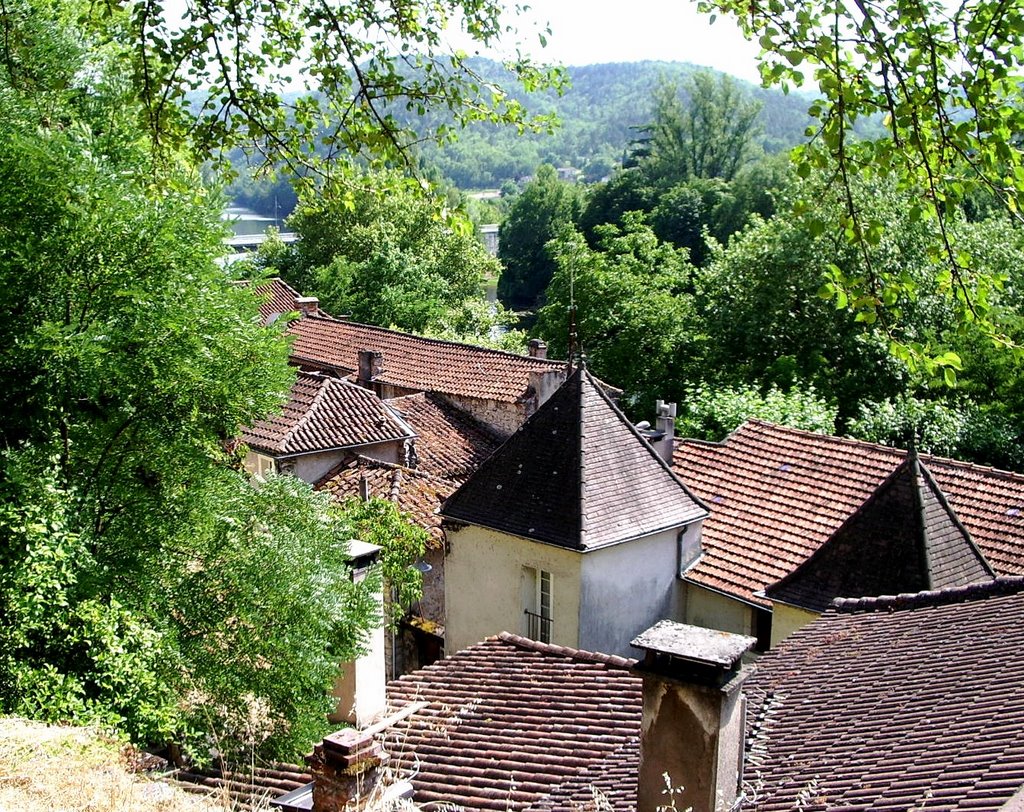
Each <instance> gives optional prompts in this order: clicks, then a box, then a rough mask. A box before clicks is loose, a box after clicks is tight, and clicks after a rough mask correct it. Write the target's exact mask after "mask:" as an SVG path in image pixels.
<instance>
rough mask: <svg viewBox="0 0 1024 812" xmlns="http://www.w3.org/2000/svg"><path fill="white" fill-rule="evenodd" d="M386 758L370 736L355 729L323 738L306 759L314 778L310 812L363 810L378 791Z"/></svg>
mask: <svg viewBox="0 0 1024 812" xmlns="http://www.w3.org/2000/svg"><path fill="white" fill-rule="evenodd" d="M386 759H387V756H386V755H385V753H384V751H383V750H381V748H380V745H378V744H377V743H376V742H375V741H374V739H373V735H372V734H369V733H362V732H360V731H358V730H355V729H354V728H347V729H345V730H339V731H338V732H337V733H332V734H331V735H330V736H326V737H325V738H324V740H323V741H322V742H320V744H318V745H316V746H315V747H314V748H313V753H312V755H308V756H306V764H308V765H309V772H310V773H311V774H312V776H313V812H346V810H348V812H353V811H354V810H359V809H362V808H363V807H365V806H366V804H367V802H368V801H369V800H370V796H371V795H373V794H374V792H375V790H376V789H377V783H378V781H379V780H380V774H381V769H380V766H381V764H383V763H384V761H385V760H386Z"/></svg>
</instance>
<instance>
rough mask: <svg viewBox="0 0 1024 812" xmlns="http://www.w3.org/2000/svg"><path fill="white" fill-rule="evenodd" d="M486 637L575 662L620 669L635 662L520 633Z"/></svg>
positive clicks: (627, 658) (630, 659)
mask: <svg viewBox="0 0 1024 812" xmlns="http://www.w3.org/2000/svg"><path fill="white" fill-rule="evenodd" d="M487 639H488V640H495V641H499V642H502V643H510V644H511V645H513V646H517V647H518V648H522V649H527V650H528V651H537V652H540V653H541V654H553V655H555V656H558V657H565V658H567V659H570V660H575V661H577V662H585V663H598V664H601V665H608V666H611V667H613V668H622V669H629V668H632V667H633V666H634V665H635V664H636V660H635V659H633V658H631V657H620V656H619V655H617V654H603V653H601V652H599V651H587V650H586V649H580V648H572V647H570V646H559V645H555V644H554V643H541V642H540V641H539V640H531V639H530V638H529V637H523V636H522V635H519V634H513V633H512V632H500V633H498V634H496V635H495V636H494V637H489V638H487Z"/></svg>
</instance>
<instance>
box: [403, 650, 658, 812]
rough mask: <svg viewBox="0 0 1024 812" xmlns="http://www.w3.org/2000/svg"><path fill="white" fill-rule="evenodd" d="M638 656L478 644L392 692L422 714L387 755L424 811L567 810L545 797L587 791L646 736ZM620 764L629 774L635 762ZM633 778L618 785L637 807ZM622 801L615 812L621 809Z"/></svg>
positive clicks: (628, 805)
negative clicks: (418, 705) (420, 704)
mask: <svg viewBox="0 0 1024 812" xmlns="http://www.w3.org/2000/svg"><path fill="white" fill-rule="evenodd" d="M631 664H632V660H627V659H624V658H622V657H612V656H608V655H603V654H592V653H589V652H584V651H577V650H575V649H567V648H562V647H559V646H552V645H548V644H544V643H536V642H533V641H529V640H526V639H524V638H521V637H517V636H515V635H510V634H502V635H500V636H498V637H492V638H489V639H488V640H486V641H484V642H482V643H478V644H477V645H475V646H471V647H469V648H468V649H466V650H464V651H460V652H459V653H458V654H455V655H453V656H452V657H449V658H448V659H446V660H442V661H441V662H438V663H435V664H434V665H431V666H427V667H426V668H422V669H420V670H419V671H416V672H414V673H412V674H409V675H406V676H404V677H401V678H400V679H398V680H395V681H394V682H392V683H390V684H389V685H388V697H389V700H390V703H391V704H392V706H393V707H394V708H395V709H397V708H400V707H402V706H404V705H407V704H410V703H413V702H417V701H426V702H428V703H429V704H428V705H427V707H426V708H424V709H423V710H420V711H418V712H416V713H414V714H413V715H412V716H410V717H408V718H407V719H405V720H403V721H401V722H399V723H398V724H397V725H395V726H394V727H393V728H391V730H390V731H389V733H388V736H387V739H386V741H385V749H386V750H387V751H388V752H390V753H391V754H392V757H393V758H395V759H396V761H397V764H398V766H399V767H400V768H401V769H402V770H403V771H408V772H409V773H410V774H413V777H412V779H411V780H412V783H413V786H414V787H415V788H416V795H415V798H414V800H415V801H416V802H417V803H421V804H425V803H428V802H443V803H449V804H454V805H456V806H459V807H462V808H464V809H467V810H475V809H494V810H523V809H527V808H533V806H534V805H537V808H562V809H566V808H568V804H564V805H563V804H558V806H556V807H551V806H545V805H544V804H545V802H546V801H547V799H550V798H553V797H554V798H557V797H561V795H560V793H565V794H568V795H569V796H570V797H571V796H572V795H574V794H576V792H577V791H579V792H585V789H584V788H583V787H582V786H581V781H580V779H584V780H586V781H589V780H590V777H593V776H595V775H600V774H601V773H602V772H604V771H606V770H607V769H609V767H612V765H613V764H617V763H618V755H617V754H618V753H619V752H620V751H621V750H622V749H623V748H624V747H628V746H629V745H630V743H631V742H632V743H633V747H634V750H635V746H636V745H635V740H636V738H637V736H638V734H639V731H640V712H641V706H642V697H641V692H640V678H639V677H638V676H636V675H635V674H634V673H633V672H632V671H630V665H631ZM619 766H621V767H623V768H624V769H625V770H626V771H627V772H629V771H630V770H629V766H630V762H628V761H627V762H623V763H621V764H620V765H619ZM635 783H636V772H635V769H634V770H633V771H632V778H629V777H628V776H625V777H624V784H623V785H622V786H620V787H618V791H619V792H620V793H624V794H625V795H626V796H628V801H627V803H626V804H625V805H624V806H625V808H633V807H635V806H636V790H635ZM622 807H623V805H619V804H617V808H622Z"/></svg>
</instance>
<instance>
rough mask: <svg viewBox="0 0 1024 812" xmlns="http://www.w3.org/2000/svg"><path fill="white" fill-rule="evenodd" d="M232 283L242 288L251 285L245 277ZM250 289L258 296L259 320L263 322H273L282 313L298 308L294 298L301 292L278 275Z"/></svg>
mask: <svg viewBox="0 0 1024 812" xmlns="http://www.w3.org/2000/svg"><path fill="white" fill-rule="evenodd" d="M233 284H235V285H240V286H241V287H244V288H248V287H251V286H252V285H251V283H250V282H249V280H247V279H240V280H238V281H236V282H234V283H233ZM252 289H253V293H255V294H256V295H257V296H259V297H260V321H261V322H262V323H263V324H273V323H274V322H275V321H277V318H278V317H279V316H280V315H281V314H282V313H292V312H295V311H297V310H298V309H299V308H298V306H297V304H296V301H295V300H296V299H299V298H301V297H302V294H301V293H299V292H298V291H297V290H295V288H293V287H292V286H291V285H289V284H288V283H287V282H285V281H284V280H283V279H281V278H280V277H277V276H274V277H271V278H270V279H265V280H263V281H261V282H259V283H258V284H257V285H255V286H253V287H252Z"/></svg>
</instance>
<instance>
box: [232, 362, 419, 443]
mask: <svg viewBox="0 0 1024 812" xmlns="http://www.w3.org/2000/svg"><path fill="white" fill-rule="evenodd" d="M412 436H413V432H412V430H411V429H410V428H409V426H407V425H406V424H405V423H404V422H403V421H402V419H401V418H400V417H398V415H396V414H395V413H394V412H393V411H392V410H391V409H389V408H388V406H387V404H386V403H385V402H384V401H382V400H381V399H380V398H378V397H377V396H376V395H375V394H374V393H373V392H371V391H369V390H368V389H363V388H362V387H359V386H355V385H354V384H350V383H348V382H347V381H343V380H340V379H338V378H330V377H327V376H325V375H320V374H318V373H309V372H300V373H299V374H298V376H297V377H296V379H295V384H294V385H293V386H292V389H291V394H290V396H289V398H288V402H287V403H286V404H285V405H284V408H283V409H282V411H281V414H279V415H274V416H273V417H268V418H267V419H266V420H261V421H260V422H259V423H256V424H255V425H254V426H250V427H248V428H245V429H243V430H242V440H243V442H245V443H246V444H247V445H248V446H249V447H250V448H252V449H254V450H257V451H264V452H267V453H269V454H271V455H273V456H296V455H299V454H311V453H316V452H319V451H328V450H331V449H338V448H354V447H357V446H362V445H370V444H373V443H383V442H400V441H404V440H407V439H410V438H412Z"/></svg>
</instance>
